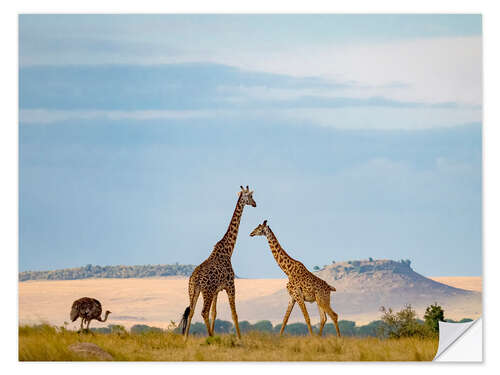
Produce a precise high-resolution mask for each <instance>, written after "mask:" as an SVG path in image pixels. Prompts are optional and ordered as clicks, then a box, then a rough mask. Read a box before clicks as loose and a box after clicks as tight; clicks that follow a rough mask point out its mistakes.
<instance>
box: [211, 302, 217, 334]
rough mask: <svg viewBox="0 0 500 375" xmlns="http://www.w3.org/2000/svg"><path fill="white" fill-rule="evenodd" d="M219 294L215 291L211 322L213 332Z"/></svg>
mask: <svg viewBox="0 0 500 375" xmlns="http://www.w3.org/2000/svg"><path fill="white" fill-rule="evenodd" d="M217 294H218V293H215V296H214V300H213V301H212V321H211V322H210V323H211V325H210V329H211V330H212V333H214V332H215V317H216V316H217Z"/></svg>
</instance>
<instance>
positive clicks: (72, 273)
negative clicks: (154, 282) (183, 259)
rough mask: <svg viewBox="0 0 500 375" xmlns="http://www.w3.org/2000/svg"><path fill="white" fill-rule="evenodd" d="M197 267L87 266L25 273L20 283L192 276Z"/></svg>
mask: <svg viewBox="0 0 500 375" xmlns="http://www.w3.org/2000/svg"><path fill="white" fill-rule="evenodd" d="M195 267H196V266H195V265H192V264H178V263H176V264H157V265H151V264H148V265H142V266H97V265H92V264H87V265H86V266H83V267H78V268H65V269H61V270H55V271H24V272H20V273H19V281H27V280H77V279H90V278H118V279H127V278H143V277H160V276H186V277H189V276H191V273H192V272H193V270H194V268H195Z"/></svg>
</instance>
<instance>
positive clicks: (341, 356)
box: [19, 324, 438, 361]
mask: <svg viewBox="0 0 500 375" xmlns="http://www.w3.org/2000/svg"><path fill="white" fill-rule="evenodd" d="M77 342H91V343H94V344H97V345H98V346H99V347H101V348H102V349H103V350H105V351H107V352H108V353H110V354H111V355H112V356H113V358H114V360H116V361H430V360H432V359H433V358H434V356H435V354H436V351H437V347H438V340H437V339H418V338H402V339H387V340H380V339H377V338H373V337H370V338H356V337H341V338H337V337H336V336H326V337H322V338H320V337H308V336H305V337H297V336H284V337H281V338H280V337H279V336H277V335H274V334H268V333H259V332H250V333H247V334H245V335H243V337H242V339H241V340H238V339H237V338H236V337H235V336H234V335H221V336H214V337H208V338H206V337H196V336H193V337H190V338H189V340H188V342H184V339H183V337H182V336H181V335H179V334H175V333H170V332H148V333H143V334H131V333H128V332H116V333H111V334H101V333H82V334H78V333H77V332H75V331H69V330H66V329H64V328H57V327H53V326H49V325H46V324H43V325H38V326H26V325H23V326H20V327H19V360H20V361H84V360H87V361H89V360H90V361H95V360H97V358H96V357H91V356H89V357H83V356H81V355H79V354H76V353H74V352H72V351H70V350H69V349H68V346H69V345H71V344H74V343H77Z"/></svg>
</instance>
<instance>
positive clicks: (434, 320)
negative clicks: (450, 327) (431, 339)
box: [424, 302, 445, 335]
mask: <svg viewBox="0 0 500 375" xmlns="http://www.w3.org/2000/svg"><path fill="white" fill-rule="evenodd" d="M424 320H425V325H426V326H427V327H428V328H429V329H430V330H431V331H432V332H434V333H435V334H436V335H438V334H439V322H444V321H445V320H444V310H443V308H442V307H441V306H439V305H438V304H437V303H436V302H435V303H434V305H430V306H428V307H427V309H425V315H424Z"/></svg>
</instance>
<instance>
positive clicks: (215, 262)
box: [180, 185, 257, 340]
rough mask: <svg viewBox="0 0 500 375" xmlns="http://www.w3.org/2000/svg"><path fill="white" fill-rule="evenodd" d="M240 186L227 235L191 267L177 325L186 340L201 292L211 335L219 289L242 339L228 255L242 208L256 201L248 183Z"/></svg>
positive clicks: (230, 251) (252, 204)
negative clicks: (203, 259) (206, 256)
mask: <svg viewBox="0 0 500 375" xmlns="http://www.w3.org/2000/svg"><path fill="white" fill-rule="evenodd" d="M240 187H241V191H240V192H239V193H238V201H237V202H236V208H235V209H234V213H233V217H232V218H231V222H230V223H229V227H228V228H227V231H226V234H224V237H222V239H221V240H220V241H219V242H217V243H216V244H215V246H214V249H213V251H212V253H211V254H210V256H209V257H208V258H207V259H206V260H205V261H204V262H203V263H201V264H200V265H199V266H198V267H196V268H195V269H194V271H193V273H192V274H191V277H190V278H189V306H188V307H187V308H186V310H185V311H184V314H183V316H182V320H181V324H180V325H181V327H182V333H183V334H184V337H185V339H186V340H187V337H188V335H189V327H190V326H191V319H192V318H193V314H194V309H195V307H196V302H197V301H198V297H199V295H200V293H201V294H202V295H203V309H202V311H201V316H202V317H203V320H204V321H205V325H206V326H207V332H208V334H209V335H210V336H212V335H213V332H214V324H215V317H216V315H217V294H218V293H219V292H220V291H221V290H225V291H226V293H227V296H228V299H229V306H230V307H231V313H232V316H233V321H234V326H235V327H236V333H237V334H238V337H239V338H241V334H240V327H239V325H238V315H237V314H236V306H235V289H234V271H233V266H232V264H231V256H232V255H233V250H234V245H235V243H236V238H237V236H238V229H239V227H240V220H241V215H242V214H243V208H244V207H245V206H246V205H249V206H252V207H257V204H256V203H255V201H254V200H253V197H252V194H253V191H250V190H249V189H248V185H247V187H246V189H245V188H243V186H240ZM210 306H212V322H210V319H209V313H210Z"/></svg>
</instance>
